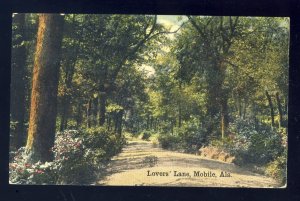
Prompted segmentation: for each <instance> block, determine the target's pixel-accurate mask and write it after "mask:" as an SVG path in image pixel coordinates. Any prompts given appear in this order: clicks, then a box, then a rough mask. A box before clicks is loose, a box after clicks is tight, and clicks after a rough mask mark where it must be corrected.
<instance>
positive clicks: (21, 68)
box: [10, 14, 26, 149]
mask: <svg viewBox="0 0 300 201" xmlns="http://www.w3.org/2000/svg"><path fill="white" fill-rule="evenodd" d="M14 24H15V26H16V29H15V30H14V33H13V34H14V35H16V37H17V38H16V41H15V42H14V44H13V45H14V46H15V47H14V48H13V51H12V68H11V106H10V111H11V121H12V122H16V127H15V130H14V131H13V132H12V138H11V146H12V147H13V148H15V149H18V148H20V147H21V146H24V144H25V139H26V134H25V128H24V116H25V79H26V78H25V77H26V76H25V74H26V48H25V45H24V44H22V43H23V42H24V38H25V35H24V34H25V31H24V29H25V27H24V26H25V14H17V15H15V16H14Z"/></svg>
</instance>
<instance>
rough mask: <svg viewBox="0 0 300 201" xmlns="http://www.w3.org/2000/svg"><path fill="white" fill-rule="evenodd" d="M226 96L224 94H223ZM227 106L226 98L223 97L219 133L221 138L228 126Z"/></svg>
mask: <svg viewBox="0 0 300 201" xmlns="http://www.w3.org/2000/svg"><path fill="white" fill-rule="evenodd" d="M224 96H226V95H224ZM228 118H229V117H228V106H227V98H225V97H224V99H223V100H222V102H221V134H222V139H223V138H224V137H225V135H226V134H227V128H228V123H229V121H228Z"/></svg>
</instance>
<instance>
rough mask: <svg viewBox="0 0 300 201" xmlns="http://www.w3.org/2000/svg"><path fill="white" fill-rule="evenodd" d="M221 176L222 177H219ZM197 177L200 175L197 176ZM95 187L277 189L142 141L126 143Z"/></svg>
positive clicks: (221, 166)
mask: <svg viewBox="0 0 300 201" xmlns="http://www.w3.org/2000/svg"><path fill="white" fill-rule="evenodd" d="M175 171H176V172H175ZM222 172H223V175H221V174H222ZM179 173H180V174H179ZM197 173H199V174H198V176H197ZM221 176H225V177H221ZM226 176H227V177H226ZM97 184H98V185H113V186H124V185H125V186H205V187H259V188H261V187H263V188H268V187H278V184H277V183H276V181H274V180H273V179H271V178H268V177H265V176H263V175H259V174H256V173H253V172H250V171H247V170H244V169H243V168H240V167H238V166H236V165H234V164H229V163H224V162H220V161H215V160H208V159H204V158H201V157H200V156H196V155H191V154H184V153H176V152H171V151H166V150H163V149H161V148H158V147H154V146H153V144H152V143H151V142H147V141H142V140H135V141H129V142H128V145H127V146H126V147H125V148H124V149H123V151H122V152H121V153H120V154H119V155H117V156H115V157H114V158H113V159H112V161H111V163H110V164H109V166H108V169H107V176H106V177H104V178H103V179H101V180H100V181H98V182H97Z"/></svg>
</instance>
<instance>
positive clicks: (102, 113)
mask: <svg viewBox="0 0 300 201" xmlns="http://www.w3.org/2000/svg"><path fill="white" fill-rule="evenodd" d="M99 102H100V110H99V125H100V126H103V125H104V124H105V113H106V92H100V97H99Z"/></svg>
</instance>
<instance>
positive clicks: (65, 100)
mask: <svg viewBox="0 0 300 201" xmlns="http://www.w3.org/2000/svg"><path fill="white" fill-rule="evenodd" d="M69 109H70V96H69V95H65V96H64V97H62V114H61V121H60V129H59V130H60V131H63V130H64V129H66V128H67V124H68V115H69Z"/></svg>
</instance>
